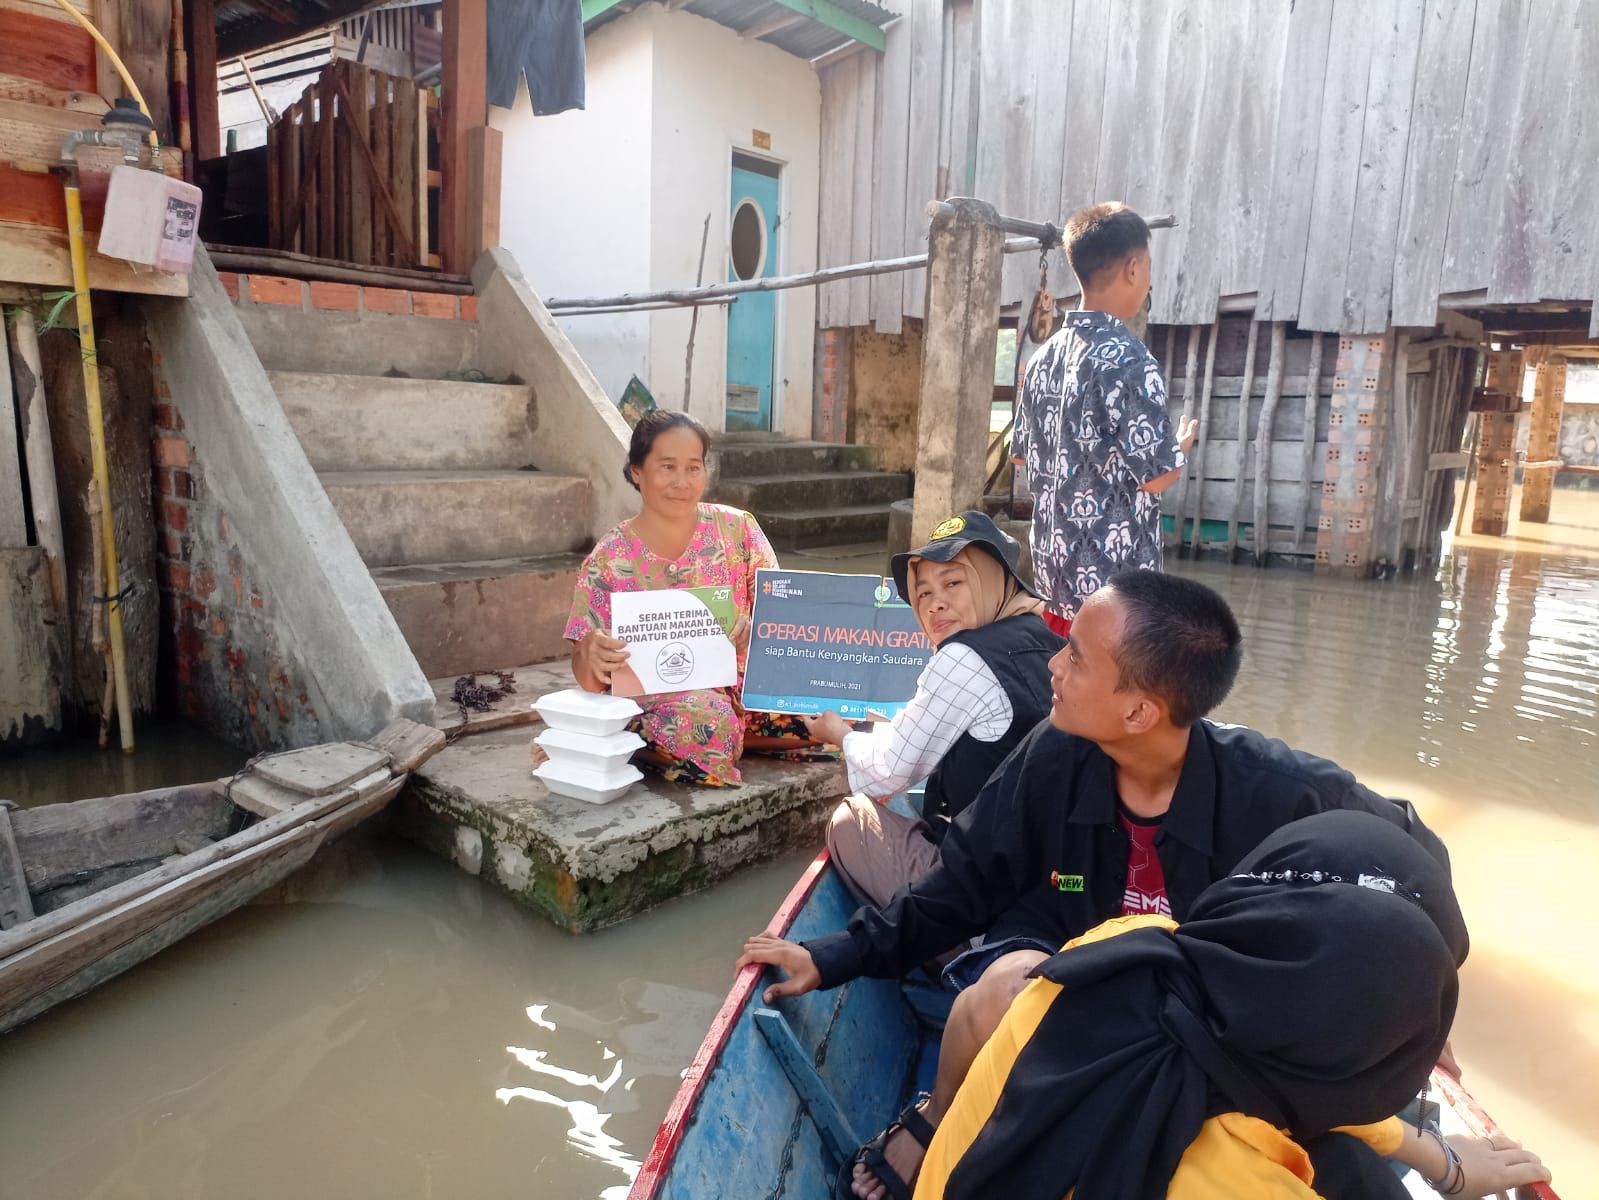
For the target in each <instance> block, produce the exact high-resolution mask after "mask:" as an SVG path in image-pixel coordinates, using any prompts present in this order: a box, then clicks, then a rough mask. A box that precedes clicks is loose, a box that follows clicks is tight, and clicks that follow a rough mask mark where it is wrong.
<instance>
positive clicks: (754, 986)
mask: <svg viewBox="0 0 1599 1200" xmlns="http://www.w3.org/2000/svg"><path fill="white" fill-rule="evenodd" d="M828 862H829V859H828V853H827V851H826V850H823V851H822V852H821V853H820V854H818V855H817V856H816V857H815V859H813V860H812V861H811V863H810V865H809V866H807V867H806V868H805V870H804V872H803V873H802V874H801V875H800V877H799V880H798V881H797V882H796V883H795V884H794V886H793V887H792V888H791V889H789V893H788V895H787V896H786V897H784V899H783V903H782V904H780V905H779V906H778V909H777V912H776V913H775V914H773V916H772V919H771V921H770V922H768V923H767V926H766V930H765V932H766V933H769V934H771V935H773V936H775V937H782V936H783V935H784V934H786V933H787V932H788V931H789V929H790V928H791V927H792V926H793V924H794V920H795V918H796V917H797V916H798V915H799V912H800V910H801V909H802V908H804V907H805V904H806V902H807V901H808V900H809V899H810V898H811V896H812V894H813V893H814V892H815V891H816V887H817V885H818V884H819V883H820V882H821V880H822V877H823V875H824V874H825V872H826V870H827V867H828ZM763 971H764V968H762V967H760V966H753V965H752V966H748V967H745V968H744V970H743V971H741V972H739V975H738V978H737V979H735V980H734V981H733V987H732V990H731V991H729V992H728V994H727V998H726V999H725V1000H723V1001H722V1006H721V1008H719V1009H717V1012H716V1016H715V1018H714V1019H713V1020H712V1021H711V1027H710V1029H708V1030H707V1031H706V1034H705V1038H704V1040H703V1041H701V1042H700V1046H699V1049H698V1050H697V1051H695V1053H694V1058H693V1061H692V1062H690V1063H689V1065H688V1069H687V1070H685V1071H684V1072H683V1082H682V1083H681V1084H680V1085H679V1086H678V1089H677V1093H676V1094H675V1095H674V1096H673V1097H672V1103H671V1105H670V1106H669V1107H668V1108H667V1110H666V1116H665V1117H664V1118H662V1120H661V1124H660V1127H659V1128H658V1129H657V1130H656V1131H655V1140H654V1141H653V1142H652V1143H651V1144H650V1148H649V1152H648V1153H647V1154H646V1155H645V1156H644V1162H643V1164H642V1165H641V1166H640V1167H639V1171H638V1174H637V1175H636V1176H634V1178H633V1185H632V1187H631V1188H629V1190H628V1193H627V1200H655V1197H656V1196H657V1195H658V1194H659V1192H660V1188H661V1185H662V1183H664V1182H665V1180H666V1176H667V1172H668V1171H669V1170H670V1168H671V1166H672V1162H673V1159H674V1158H675V1157H676V1155H677V1148H678V1145H679V1144H680V1143H681V1142H682V1140H683V1135H684V1134H685V1133H686V1132H687V1130H688V1127H689V1123H690V1122H691V1121H692V1120H693V1118H694V1110H695V1109H696V1108H697V1107H698V1106H699V1102H700V1099H701V1097H702V1096H703V1095H704V1093H705V1087H706V1085H707V1084H708V1083H709V1082H710V1078H711V1074H712V1072H713V1070H714V1069H715V1067H716V1064H717V1061H718V1060H719V1059H720V1057H721V1054H722V1049H723V1047H724V1046H726V1044H727V1040H728V1038H730V1037H731V1036H732V1033H733V1029H734V1027H735V1026H736V1025H737V1024H738V1020H739V1018H740V1016H742V1015H743V1013H744V1011H745V1009H746V1008H747V1007H748V1006H749V1002H750V1001H751V1000H752V999H753V998H754V997H755V996H756V995H757V994H758V992H759V989H760V982H761V975H762V973H763Z"/></svg>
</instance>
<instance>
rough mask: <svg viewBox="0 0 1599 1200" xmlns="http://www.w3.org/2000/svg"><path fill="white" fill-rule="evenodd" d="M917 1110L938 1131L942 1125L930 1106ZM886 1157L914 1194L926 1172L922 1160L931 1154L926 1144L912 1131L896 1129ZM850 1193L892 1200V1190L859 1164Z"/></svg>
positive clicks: (867, 1198) (885, 1148) (885, 1149)
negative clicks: (913, 1134)
mask: <svg viewBox="0 0 1599 1200" xmlns="http://www.w3.org/2000/svg"><path fill="white" fill-rule="evenodd" d="M917 1110H918V1111H919V1112H920V1113H921V1114H922V1116H924V1117H926V1118H927V1123H928V1124H929V1125H931V1126H932V1127H933V1128H934V1129H937V1128H938V1121H937V1119H936V1118H935V1116H934V1114H933V1112H932V1106H931V1104H930V1103H929V1102H927V1101H925V1100H924V1101H923V1102H922V1103H921V1104H919V1105H918V1106H917ZM883 1157H884V1158H886V1159H887V1160H888V1165H889V1167H890V1168H891V1169H892V1170H893V1172H894V1174H896V1175H898V1176H899V1177H900V1178H901V1179H903V1180H904V1181H905V1186H906V1187H907V1188H909V1189H911V1190H912V1191H914V1190H915V1188H916V1176H917V1174H918V1173H919V1172H920V1171H921V1169H922V1159H924V1158H926V1157H927V1150H926V1149H925V1148H924V1147H923V1146H922V1144H921V1143H920V1142H918V1141H917V1140H916V1139H915V1138H914V1137H912V1136H911V1133H910V1131H909V1130H908V1129H903V1128H902V1129H896V1130H895V1131H894V1132H893V1134H891V1135H890V1136H889V1139H888V1142H887V1143H886V1144H885V1145H884V1146H883ZM850 1191H852V1192H854V1193H855V1195H856V1196H857V1197H859V1198H860V1200H889V1194H888V1188H886V1187H885V1186H883V1184H882V1182H881V1181H880V1180H879V1179H878V1178H877V1176H876V1175H873V1174H872V1169H871V1168H870V1167H868V1166H867V1165H866V1164H865V1163H859V1162H858V1163H856V1164H855V1174H854V1176H853V1178H851V1180H850Z"/></svg>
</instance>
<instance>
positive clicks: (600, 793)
mask: <svg viewBox="0 0 1599 1200" xmlns="http://www.w3.org/2000/svg"><path fill="white" fill-rule="evenodd" d="M533 774H535V775H537V776H538V777H539V778H540V779H542V780H543V781H544V786H545V787H547V788H549V789H550V791H552V792H556V793H558V794H559V795H562V796H570V797H572V799H574V800H586V801H588V802H589V803H590V804H605V803H606V802H607V801H611V800H615V799H616V798H617V797H618V796H620V795H622V794H623V793H624V792H626V791H627V789H628V788H630V787H632V786H633V785H634V784H635V783H637V782H638V781H639V780H641V779H643V778H644V772H642V771H640V770H639V769H638V768H637V767H623V768H622V769H621V770H619V771H605V772H597V771H586V770H584V769H583V768H582V767H572V766H562V765H561V764H560V763H557V762H547V763H542V764H540V765H539V766H537V767H535V768H533Z"/></svg>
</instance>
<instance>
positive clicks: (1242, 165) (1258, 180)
mask: <svg viewBox="0 0 1599 1200" xmlns="http://www.w3.org/2000/svg"><path fill="white" fill-rule="evenodd" d="M1244 7H1245V9H1246V12H1247V14H1248V18H1249V19H1248V23H1247V25H1246V26H1245V34H1244V41H1243V43H1242V45H1241V46H1240V47H1239V48H1238V51H1237V54H1236V57H1235V58H1234V59H1233V61H1234V62H1236V63H1239V64H1240V65H1241V69H1238V68H1235V70H1237V73H1238V100H1237V105H1236V107H1235V109H1234V110H1233V113H1232V115H1231V122H1230V123H1231V124H1232V126H1233V128H1234V132H1233V134H1232V136H1230V137H1229V138H1228V139H1227V158H1226V162H1227V176H1226V178H1227V183H1226V184H1225V185H1224V187H1223V188H1222V189H1220V190H1219V191H1218V198H1219V199H1220V201H1221V206H1222V212H1224V213H1226V214H1228V215H1229V216H1230V218H1231V219H1230V220H1229V221H1227V222H1225V223H1219V224H1220V225H1221V227H1222V229H1223V235H1224V236H1223V239H1222V242H1221V247H1222V253H1221V255H1220V260H1219V262H1218V266H1217V270H1218V273H1219V278H1220V284H1219V290H1220V292H1221V294H1222V295H1238V294H1241V293H1246V292H1252V291H1254V290H1255V289H1256V288H1257V287H1258V286H1259V282H1260V267H1261V263H1262V262H1263V261H1264V257H1265V222H1266V213H1267V209H1268V208H1269V207H1270V204H1271V195H1272V189H1273V187H1274V176H1273V170H1274V164H1273V158H1272V151H1273V146H1272V134H1273V132H1274V130H1275V129H1276V125H1277V110H1278V108H1279V107H1280V105H1281V102H1282V92H1283V90H1284V87H1285V86H1289V87H1294V86H1298V82H1297V81H1294V82H1293V83H1291V84H1284V83H1282V82H1279V81H1280V80H1281V79H1282V63H1283V60H1284V56H1285V54H1286V53H1287V46H1288V24H1289V21H1290V20H1291V19H1292V17H1291V14H1292V10H1293V9H1294V7H1295V6H1294V5H1290V4H1250V5H1246V6H1244ZM1196 182H1197V181H1196ZM1209 316H1210V313H1209V310H1208V309H1207V310H1205V317H1206V319H1207V320H1208V319H1209Z"/></svg>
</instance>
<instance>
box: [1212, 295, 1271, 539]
mask: <svg viewBox="0 0 1599 1200" xmlns="http://www.w3.org/2000/svg"><path fill="white" fill-rule="evenodd" d="M1259 342H1260V322H1259V321H1257V320H1255V318H1254V317H1250V318H1249V337H1248V339H1247V340H1246V341H1245V343H1244V381H1243V383H1242V384H1240V385H1239V388H1238V464H1237V466H1235V467H1234V468H1233V505H1232V511H1231V512H1229V513H1228V514H1227V561H1228V562H1232V561H1233V560H1234V559H1235V558H1237V557H1238V522H1239V520H1240V519H1241V518H1242V516H1243V512H1244V471H1245V468H1247V467H1248V465H1249V396H1250V393H1252V392H1253V391H1254V390H1255V347H1256V345H1258V344H1259ZM1200 491H1201V493H1203V491H1204V487H1203V485H1201V487H1200Z"/></svg>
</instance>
